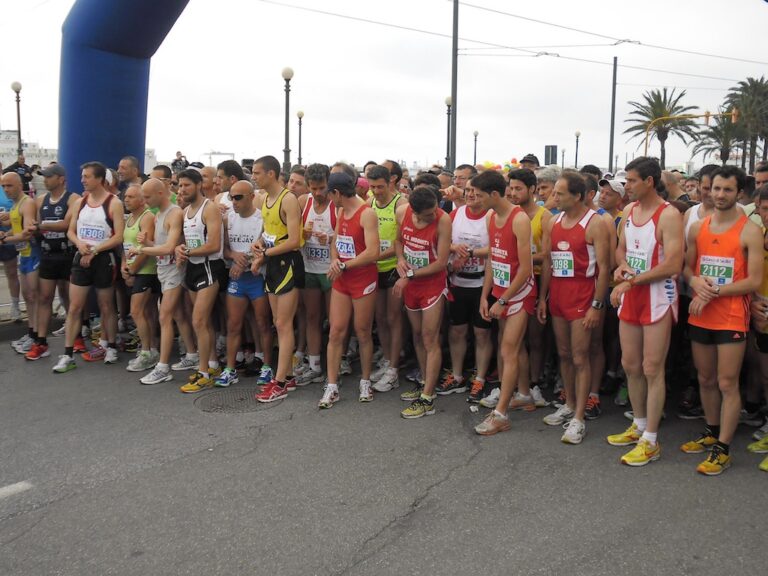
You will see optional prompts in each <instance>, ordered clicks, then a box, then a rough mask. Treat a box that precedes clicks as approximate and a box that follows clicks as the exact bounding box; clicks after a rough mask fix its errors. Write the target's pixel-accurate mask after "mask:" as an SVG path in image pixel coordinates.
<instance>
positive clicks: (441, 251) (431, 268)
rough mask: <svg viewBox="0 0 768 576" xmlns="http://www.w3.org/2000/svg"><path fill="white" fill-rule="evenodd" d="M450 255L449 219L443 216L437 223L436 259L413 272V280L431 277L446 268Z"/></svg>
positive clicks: (446, 215) (445, 215)
mask: <svg viewBox="0 0 768 576" xmlns="http://www.w3.org/2000/svg"><path fill="white" fill-rule="evenodd" d="M450 255H451V217H450V216H448V214H443V215H442V216H441V217H440V221H439V222H438V223H437V258H436V259H435V261H434V262H432V264H427V265H426V266H424V268H418V269H417V270H414V271H413V277H414V278H421V277H422V276H431V275H432V274H437V273H438V272H440V271H441V270H445V269H446V267H447V266H448V257H449V256H450Z"/></svg>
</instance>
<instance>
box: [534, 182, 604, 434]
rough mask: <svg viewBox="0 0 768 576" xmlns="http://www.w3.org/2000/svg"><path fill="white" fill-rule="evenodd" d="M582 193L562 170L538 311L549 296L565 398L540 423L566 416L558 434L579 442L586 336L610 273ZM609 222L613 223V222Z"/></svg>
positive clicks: (600, 225) (587, 374) (586, 384)
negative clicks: (562, 432)
mask: <svg viewBox="0 0 768 576" xmlns="http://www.w3.org/2000/svg"><path fill="white" fill-rule="evenodd" d="M596 186H597V182H595V187H596ZM586 192H587V183H586V179H585V178H584V177H583V176H581V175H580V174H578V173H576V172H563V174H562V176H561V177H560V179H559V180H558V181H557V183H556V184H555V189H554V195H555V205H556V206H557V209H558V210H559V211H560V213H559V214H558V215H557V218H555V219H554V221H550V222H549V223H548V224H547V227H548V228H549V236H550V250H549V254H548V256H547V261H546V262H545V263H544V265H543V267H542V274H541V296H540V298H539V303H538V310H537V313H538V318H539V321H540V322H541V323H542V324H544V323H545V322H546V320H547V297H549V312H550V314H551V315H552V326H553V328H554V331H555V341H556V342H557V349H558V356H559V357H560V375H561V376H562V379H563V384H564V385H565V398H566V402H565V404H563V405H562V406H560V408H558V409H557V411H556V412H554V413H553V414H549V415H548V416H545V417H544V423H545V424H548V425H550V426H562V425H563V424H564V423H566V422H567V421H568V420H570V422H569V423H568V424H567V427H566V430H565V433H564V434H563V436H562V438H561V440H562V441H563V442H565V443H567V444H579V443H581V441H582V440H583V439H584V436H585V435H586V426H585V424H584V420H585V412H586V408H587V398H588V396H589V393H590V384H591V364H590V341H591V339H592V331H593V330H597V329H600V328H601V325H600V316H601V311H602V310H603V308H605V296H606V294H607V292H608V281H609V279H610V273H611V272H610V262H611V257H610V249H611V238H610V233H609V229H608V227H606V225H605V222H604V221H603V220H602V219H601V218H600V216H599V215H598V214H597V213H596V212H595V211H594V210H592V209H591V208H588V207H587V206H586V205H585V204H584V200H585V198H586ZM609 226H610V228H613V223H612V222H611V223H610V224H609Z"/></svg>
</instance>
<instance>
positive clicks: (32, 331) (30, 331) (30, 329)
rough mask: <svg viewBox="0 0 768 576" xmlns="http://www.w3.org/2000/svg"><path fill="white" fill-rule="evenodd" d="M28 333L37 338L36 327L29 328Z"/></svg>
mask: <svg viewBox="0 0 768 576" xmlns="http://www.w3.org/2000/svg"><path fill="white" fill-rule="evenodd" d="M27 334H28V335H29V337H30V338H35V329H34V328H27Z"/></svg>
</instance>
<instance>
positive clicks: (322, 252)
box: [304, 244, 331, 262]
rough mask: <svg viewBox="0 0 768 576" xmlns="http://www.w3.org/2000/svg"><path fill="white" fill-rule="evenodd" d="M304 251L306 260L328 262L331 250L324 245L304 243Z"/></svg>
mask: <svg viewBox="0 0 768 576" xmlns="http://www.w3.org/2000/svg"><path fill="white" fill-rule="evenodd" d="M304 253H305V254H306V256H307V260H309V261H311V262H328V260H329V259H330V257H331V251H330V249H328V248H327V247H326V246H311V245H310V244H305V245H304Z"/></svg>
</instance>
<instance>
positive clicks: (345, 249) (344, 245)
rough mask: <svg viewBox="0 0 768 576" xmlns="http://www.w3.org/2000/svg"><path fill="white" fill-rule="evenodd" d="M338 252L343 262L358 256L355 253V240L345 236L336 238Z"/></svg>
mask: <svg viewBox="0 0 768 576" xmlns="http://www.w3.org/2000/svg"><path fill="white" fill-rule="evenodd" d="M336 252H338V253H339V258H341V259H343V260H351V259H352V258H355V257H356V256H357V252H356V251H355V240H354V239H353V238H352V236H344V235H342V234H339V235H338V236H337V237H336Z"/></svg>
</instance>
